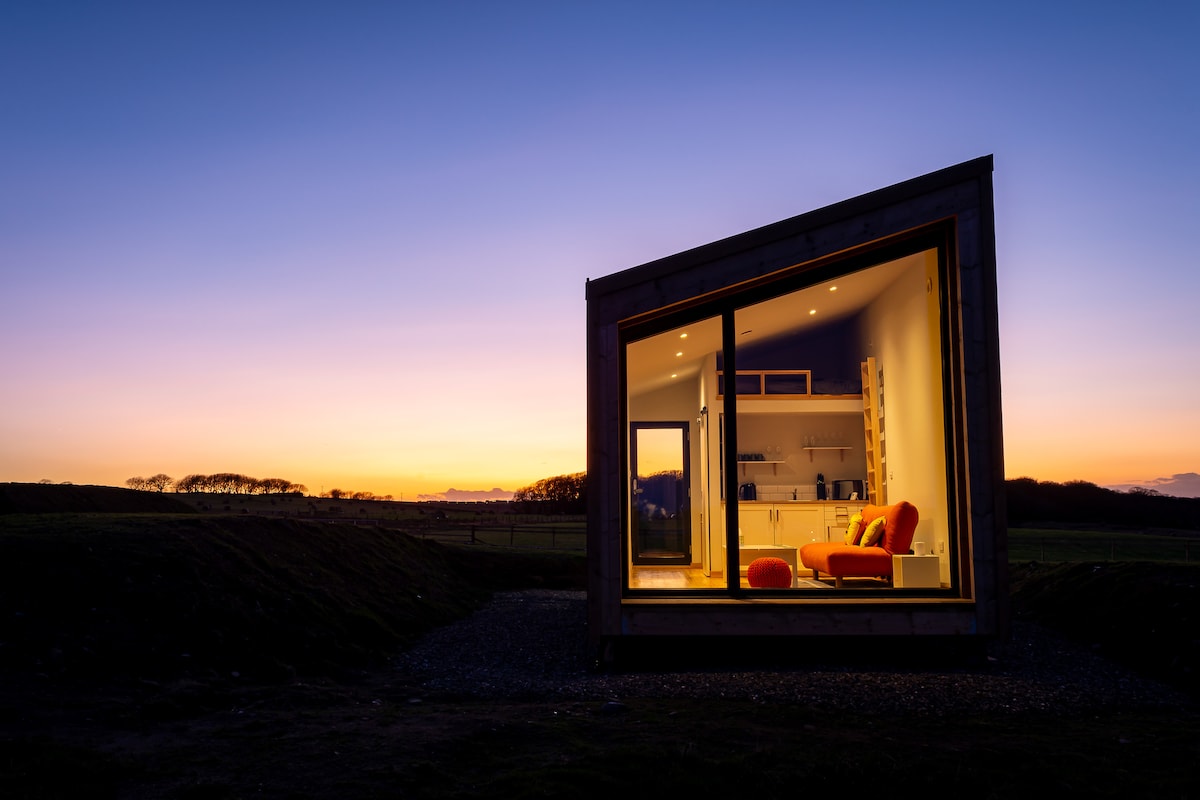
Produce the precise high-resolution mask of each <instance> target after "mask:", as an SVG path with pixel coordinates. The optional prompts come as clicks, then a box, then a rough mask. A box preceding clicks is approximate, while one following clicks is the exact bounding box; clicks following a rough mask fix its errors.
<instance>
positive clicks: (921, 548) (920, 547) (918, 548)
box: [913, 542, 929, 556]
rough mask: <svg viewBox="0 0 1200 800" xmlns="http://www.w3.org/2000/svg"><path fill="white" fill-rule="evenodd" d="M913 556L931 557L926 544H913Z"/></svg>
mask: <svg viewBox="0 0 1200 800" xmlns="http://www.w3.org/2000/svg"><path fill="white" fill-rule="evenodd" d="M913 555H917V556H927V555H929V548H928V547H926V546H925V543H924V542H913Z"/></svg>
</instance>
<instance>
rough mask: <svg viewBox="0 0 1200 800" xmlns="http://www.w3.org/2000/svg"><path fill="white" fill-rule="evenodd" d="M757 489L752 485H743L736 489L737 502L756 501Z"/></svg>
mask: <svg viewBox="0 0 1200 800" xmlns="http://www.w3.org/2000/svg"><path fill="white" fill-rule="evenodd" d="M757 499H758V489H756V488H755V486H754V484H753V483H743V484H742V485H741V486H739V487H738V500H757Z"/></svg>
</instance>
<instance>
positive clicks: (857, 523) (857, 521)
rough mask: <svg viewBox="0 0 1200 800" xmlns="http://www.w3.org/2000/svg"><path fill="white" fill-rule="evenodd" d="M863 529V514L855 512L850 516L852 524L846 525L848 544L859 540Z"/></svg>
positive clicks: (846, 540)
mask: <svg viewBox="0 0 1200 800" xmlns="http://www.w3.org/2000/svg"><path fill="white" fill-rule="evenodd" d="M861 530H862V514H855V515H854V516H853V517H851V518H850V524H849V525H847V526H846V538H845V539H844V541H845V542H846V544H855V543H857V541H858V534H859V531H861Z"/></svg>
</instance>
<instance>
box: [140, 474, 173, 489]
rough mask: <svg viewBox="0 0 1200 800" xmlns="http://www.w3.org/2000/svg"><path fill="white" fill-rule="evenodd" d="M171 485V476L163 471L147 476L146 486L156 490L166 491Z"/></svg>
mask: <svg viewBox="0 0 1200 800" xmlns="http://www.w3.org/2000/svg"><path fill="white" fill-rule="evenodd" d="M170 485H171V476H170V475H167V474H165V473H162V472H160V473H158V474H157V475H151V476H150V477H149V478H146V488H147V489H149V490H152V491H155V492H165V491H166V490H167V487H168V486H170Z"/></svg>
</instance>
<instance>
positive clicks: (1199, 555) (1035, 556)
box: [1008, 528, 1200, 563]
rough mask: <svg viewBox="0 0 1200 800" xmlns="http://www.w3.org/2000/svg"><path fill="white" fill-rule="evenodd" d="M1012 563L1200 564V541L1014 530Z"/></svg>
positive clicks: (1126, 533)
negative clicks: (1160, 562)
mask: <svg viewBox="0 0 1200 800" xmlns="http://www.w3.org/2000/svg"><path fill="white" fill-rule="evenodd" d="M1008 560H1009V561H1010V562H1018V563H1020V562H1026V561H1050V562H1060V561H1061V562H1068V561H1163V562H1181V563H1186V562H1190V561H1200V537H1197V536H1195V535H1169V534H1155V533H1139V532H1133V531H1096V530H1078V531H1076V530H1055V529H1049V528H1010V529H1009V531H1008Z"/></svg>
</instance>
